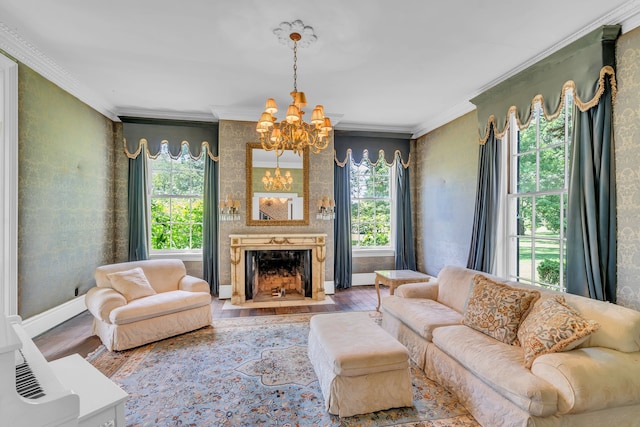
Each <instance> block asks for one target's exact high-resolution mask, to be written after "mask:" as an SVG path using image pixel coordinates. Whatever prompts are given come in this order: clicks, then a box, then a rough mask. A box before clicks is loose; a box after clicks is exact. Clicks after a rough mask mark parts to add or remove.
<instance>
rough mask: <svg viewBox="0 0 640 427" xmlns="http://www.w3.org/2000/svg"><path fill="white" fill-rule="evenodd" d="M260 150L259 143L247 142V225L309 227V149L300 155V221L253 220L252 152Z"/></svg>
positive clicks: (260, 145)
mask: <svg viewBox="0 0 640 427" xmlns="http://www.w3.org/2000/svg"><path fill="white" fill-rule="evenodd" d="M254 149H261V150H263V148H262V144H261V143H259V142H247V156H246V162H247V177H246V178H247V181H246V189H247V192H246V200H247V202H246V204H247V215H246V217H247V225H280V226H282V225H284V226H300V225H309V149H307V148H305V150H304V152H303V153H302V180H303V183H302V197H303V206H302V219H283V220H268V219H253V218H252V215H253V188H252V183H253V150H254Z"/></svg>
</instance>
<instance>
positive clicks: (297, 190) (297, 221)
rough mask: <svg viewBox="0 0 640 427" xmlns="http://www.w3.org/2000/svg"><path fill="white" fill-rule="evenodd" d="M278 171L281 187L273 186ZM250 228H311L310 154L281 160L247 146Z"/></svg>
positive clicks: (255, 144)
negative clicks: (268, 226)
mask: <svg viewBox="0 0 640 427" xmlns="http://www.w3.org/2000/svg"><path fill="white" fill-rule="evenodd" d="M276 167H279V169H280V170H279V174H280V176H281V180H282V184H283V185H277V183H275V182H274V179H275V178H276ZM246 188H247V225H292V226H293V225H308V224H309V152H308V150H305V151H304V153H303V154H302V155H297V154H295V153H294V152H293V150H285V151H284V153H283V154H282V155H281V156H280V157H277V156H276V152H275V151H265V150H264V149H263V148H262V145H261V144H260V143H259V142H249V143H247V181H246Z"/></svg>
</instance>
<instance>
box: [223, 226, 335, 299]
mask: <svg viewBox="0 0 640 427" xmlns="http://www.w3.org/2000/svg"><path fill="white" fill-rule="evenodd" d="M229 237H230V238H231V303H232V304H234V305H238V304H242V303H244V302H245V301H246V296H245V252H246V251H258V250H304V249H309V250H311V260H312V263H311V276H312V279H311V286H312V295H311V299H313V300H315V301H322V300H324V298H325V295H324V262H325V259H326V258H327V247H326V240H327V235H326V234H314V233H309V234H282V233H272V234H232V235H230V236H229Z"/></svg>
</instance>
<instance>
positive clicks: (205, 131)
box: [122, 119, 218, 162]
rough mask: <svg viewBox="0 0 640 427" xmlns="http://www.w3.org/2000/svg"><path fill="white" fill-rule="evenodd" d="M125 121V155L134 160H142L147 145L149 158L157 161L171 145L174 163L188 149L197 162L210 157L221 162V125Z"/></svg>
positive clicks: (170, 153) (170, 150)
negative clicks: (164, 145)
mask: <svg viewBox="0 0 640 427" xmlns="http://www.w3.org/2000/svg"><path fill="white" fill-rule="evenodd" d="M125 120H126V119H123V120H122V121H123V122H124V123H123V136H124V152H125V153H126V155H127V157H129V158H130V159H135V158H136V157H138V155H139V154H140V153H141V151H142V146H143V145H146V147H147V153H148V156H149V157H151V158H155V157H157V156H158V154H160V150H161V148H162V144H167V146H168V149H169V155H170V156H171V157H172V158H174V159H177V158H178V157H180V154H181V153H182V146H183V145H187V146H188V147H189V153H190V154H191V157H193V158H194V159H198V158H200V156H201V155H202V154H203V153H206V154H207V155H208V156H209V157H210V158H211V160H213V161H216V162H217V161H218V125H217V123H205V122H172V121H164V120H163V121H160V120H159V121H140V120H135V121H125Z"/></svg>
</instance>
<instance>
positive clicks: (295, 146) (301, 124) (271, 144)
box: [256, 20, 333, 156]
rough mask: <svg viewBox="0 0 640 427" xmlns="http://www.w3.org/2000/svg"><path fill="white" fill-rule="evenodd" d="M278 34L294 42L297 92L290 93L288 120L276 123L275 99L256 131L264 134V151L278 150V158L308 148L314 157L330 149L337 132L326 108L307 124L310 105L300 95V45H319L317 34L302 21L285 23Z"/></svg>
mask: <svg viewBox="0 0 640 427" xmlns="http://www.w3.org/2000/svg"><path fill="white" fill-rule="evenodd" d="M273 32H274V34H276V35H277V36H278V38H279V39H280V41H281V42H282V43H287V44H289V45H291V43H292V42H293V92H291V93H290V95H291V97H292V98H293V101H292V102H291V105H289V107H288V108H287V114H286V116H285V118H284V119H283V120H282V121H281V122H280V123H276V120H277V119H276V117H275V116H274V114H275V113H276V112H277V111H278V106H277V105H276V101H275V100H274V99H273V98H269V99H267V102H266V106H265V110H264V112H263V113H262V115H261V116H260V119H259V120H258V125H257V127H256V131H258V133H259V134H260V142H262V148H264V149H265V150H268V151H271V150H275V152H276V156H280V155H281V154H282V153H283V151H284V150H293V152H294V153H296V154H299V155H302V153H303V151H304V149H305V148H309V149H310V150H311V152H313V153H319V152H320V151H322V150H324V149H325V148H327V146H328V145H329V132H330V131H331V130H332V129H333V127H332V125H331V120H330V119H329V118H328V117H325V115H324V107H323V106H322V105H316V107H315V108H314V109H313V111H312V112H311V123H307V122H305V121H304V120H303V118H302V115H303V114H304V111H302V108H303V107H305V106H306V105H307V98H306V96H305V94H304V92H298V83H297V79H298V44H300V46H303V47H305V46H308V45H309V44H311V43H313V42H315V41H316V40H317V37H316V36H315V35H314V34H313V28H312V27H309V26H305V25H304V24H303V23H302V21H299V20H298V21H294V22H292V23H289V22H283V23H281V24H280V27H279V28H276V29H275V30H274V31H273Z"/></svg>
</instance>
